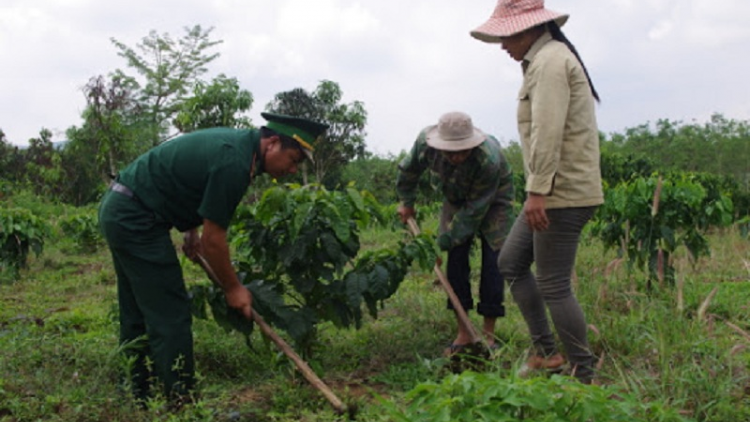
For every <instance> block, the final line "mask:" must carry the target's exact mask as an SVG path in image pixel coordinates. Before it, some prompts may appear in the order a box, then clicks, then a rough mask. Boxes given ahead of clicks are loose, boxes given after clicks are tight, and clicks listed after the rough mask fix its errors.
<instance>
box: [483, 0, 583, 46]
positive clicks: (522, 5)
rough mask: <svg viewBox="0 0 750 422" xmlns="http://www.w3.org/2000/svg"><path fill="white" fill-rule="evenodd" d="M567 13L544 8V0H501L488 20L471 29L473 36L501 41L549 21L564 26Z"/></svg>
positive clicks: (490, 41) (491, 40)
mask: <svg viewBox="0 0 750 422" xmlns="http://www.w3.org/2000/svg"><path fill="white" fill-rule="evenodd" d="M568 16H569V15H566V14H562V13H558V12H554V11H552V10H549V9H545V8H544V0H499V1H498V2H497V6H496V7H495V11H494V12H493V13H492V16H490V19H489V20H487V22H485V23H483V24H482V25H480V26H479V27H478V28H476V29H475V30H473V31H471V32H470V34H471V36H472V37H474V38H476V39H478V40H480V41H484V42H489V43H499V42H501V38H502V37H509V36H511V35H514V34H518V33H519V32H523V31H525V30H527V29H529V28H533V27H535V26H537V25H540V24H543V23H545V22H549V21H555V22H557V25H559V26H563V25H564V24H565V22H566V21H567V20H568Z"/></svg>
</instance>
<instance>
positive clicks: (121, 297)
mask: <svg viewBox="0 0 750 422" xmlns="http://www.w3.org/2000/svg"><path fill="white" fill-rule="evenodd" d="M261 115H262V116H263V118H265V119H266V120H267V121H268V123H267V124H266V126H264V127H262V128H260V130H256V129H230V128H211V129H204V130H198V131H195V132H192V133H188V134H185V135H182V136H179V137H177V138H175V139H173V140H170V141H167V142H164V143H163V144H161V145H159V146H157V147H155V148H153V149H151V150H150V151H148V152H147V153H145V154H143V155H141V156H140V157H139V158H137V159H136V160H135V161H134V162H133V163H131V164H130V165H129V166H127V167H126V168H125V169H124V170H122V171H121V172H120V173H119V175H118V176H117V178H116V179H115V181H114V182H113V183H112V185H111V186H110V189H109V190H108V191H107V192H106V193H105V195H104V197H103V199H102V203H101V206H100V209H99V221H100V225H101V227H102V231H103V233H104V236H105V238H106V239H107V244H108V245H109V248H110V250H111V253H112V259H113V261H114V267H115V271H116V273H117V295H118V302H119V307H120V343H121V345H122V347H123V350H124V351H125V354H126V356H128V357H129V358H131V359H132V360H133V367H132V371H131V373H130V376H129V380H128V381H129V382H130V387H131V389H132V391H133V393H134V395H135V397H136V399H138V400H139V401H142V400H146V399H147V398H148V397H149V396H150V393H151V389H152V387H153V382H154V381H155V380H158V381H159V382H161V383H162V384H163V387H164V394H165V395H166V397H167V398H169V399H170V400H171V401H172V402H173V403H174V404H177V405H179V404H180V403H181V402H183V401H185V400H189V399H190V393H191V391H192V390H193V388H194V384H195V376H194V363H193V338H192V330H191V325H192V317H191V313H190V300H189V298H188V294H187V291H186V288H185V282H184V280H183V277H182V270H181V268H180V263H179V261H178V259H177V253H176V251H175V247H174V245H173V244H172V241H171V238H170V229H171V228H172V227H175V228H177V230H179V231H181V232H184V233H185V242H184V245H183V251H184V252H185V254H186V255H187V256H188V257H190V258H191V259H195V258H196V257H197V254H198V253H200V254H202V255H203V256H204V257H205V259H206V260H207V261H208V263H209V265H210V266H211V267H212V268H213V270H214V272H215V273H216V275H217V277H218V279H219V280H220V282H221V284H222V288H223V290H224V294H225V297H226V301H227V304H228V305H229V306H230V307H231V308H234V309H237V310H238V311H240V312H241V313H242V314H244V316H245V317H247V318H250V317H251V305H252V296H251V294H250V292H249V291H248V290H247V289H246V288H244V287H243V286H242V284H241V283H240V282H239V280H238V278H237V275H236V274H235V272H234V269H233V268H232V265H231V262H230V259H229V247H228V245H227V240H226V232H227V227H228V226H229V222H230V220H231V218H232V215H233V214H234V211H235V209H236V208H237V205H238V204H239V203H240V200H241V199H242V197H243V195H244V194H245V191H246V190H247V188H248V186H249V185H250V183H251V182H252V180H253V178H254V177H255V176H257V175H258V174H261V173H264V172H265V173H268V174H269V175H271V176H272V177H274V178H278V177H282V176H284V175H287V174H292V173H295V172H296V171H297V166H298V165H299V163H300V162H301V161H303V160H304V159H305V158H306V157H307V158H312V152H311V151H312V146H311V144H312V142H313V141H314V140H315V139H316V138H317V137H318V136H320V135H321V134H322V133H323V132H324V131H325V130H326V129H327V128H328V126H327V125H324V124H320V123H316V122H313V121H310V120H306V119H301V118H294V117H290V116H284V115H278V114H270V113H262V114H261ZM199 226H202V230H201V234H200V235H199V234H198V232H197V228H198V227H199Z"/></svg>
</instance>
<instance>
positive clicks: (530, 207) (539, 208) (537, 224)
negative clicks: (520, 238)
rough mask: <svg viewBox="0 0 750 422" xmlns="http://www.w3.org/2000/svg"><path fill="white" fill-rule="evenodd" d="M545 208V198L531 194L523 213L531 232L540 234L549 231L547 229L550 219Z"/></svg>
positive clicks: (524, 205)
mask: <svg viewBox="0 0 750 422" xmlns="http://www.w3.org/2000/svg"><path fill="white" fill-rule="evenodd" d="M544 207H545V199H544V196H543V195H539V194H536V193H531V192H529V194H528V195H527V196H526V202H524V204H523V213H524V216H525V217H526V221H527V222H528V223H529V227H531V230H534V231H536V232H540V231H543V230H547V227H549V219H548V218H547V211H546V210H545V208H544Z"/></svg>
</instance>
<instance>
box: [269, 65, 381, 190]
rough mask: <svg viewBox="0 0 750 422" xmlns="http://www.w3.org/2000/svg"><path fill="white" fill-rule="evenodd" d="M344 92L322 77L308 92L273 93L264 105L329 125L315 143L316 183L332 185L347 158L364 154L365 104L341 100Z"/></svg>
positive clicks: (273, 110)
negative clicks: (344, 102) (346, 102)
mask: <svg viewBox="0 0 750 422" xmlns="http://www.w3.org/2000/svg"><path fill="white" fill-rule="evenodd" d="M342 97H343V92H342V91H341V88H340V87H339V85H338V84H337V83H336V82H332V81H326V80H324V81H321V82H320V84H319V85H318V87H317V88H316V89H315V91H314V92H313V93H312V94H310V93H308V92H307V91H305V90H304V89H302V88H295V89H292V90H291V91H285V92H281V93H279V94H276V96H275V97H274V99H273V100H272V101H271V102H270V103H269V104H268V105H267V106H266V110H268V111H270V112H274V113H281V114H287V115H290V116H296V117H305V118H308V119H312V120H317V121H321V122H324V123H327V124H329V125H330V128H329V129H328V131H326V134H325V135H324V136H323V137H321V139H318V141H317V142H316V143H315V145H314V147H315V153H314V155H315V164H314V165H313V171H314V173H315V179H316V180H317V181H318V183H322V184H325V185H326V186H329V187H330V186H331V185H335V184H336V182H337V180H336V179H337V178H336V177H333V176H334V175H335V172H336V171H337V170H340V169H341V168H343V166H344V165H345V164H346V163H348V162H349V161H351V160H353V159H355V158H359V157H366V156H367V151H366V150H365V125H366V124H367V111H366V110H365V108H364V104H363V103H362V102H360V101H354V102H352V103H350V104H340V101H341V98H342Z"/></svg>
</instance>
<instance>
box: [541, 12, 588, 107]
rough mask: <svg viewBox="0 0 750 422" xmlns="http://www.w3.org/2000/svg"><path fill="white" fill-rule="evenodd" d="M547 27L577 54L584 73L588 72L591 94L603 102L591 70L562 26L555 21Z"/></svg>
mask: <svg viewBox="0 0 750 422" xmlns="http://www.w3.org/2000/svg"><path fill="white" fill-rule="evenodd" d="M547 29H548V30H549V33H550V35H552V38H553V39H555V40H557V41H560V42H561V43H563V44H565V45H567V46H568V48H569V49H570V51H571V52H572V53H573V54H574V55H575V56H576V58H577V59H578V62H579V63H581V67H583V73H585V74H586V79H588V80H589V86H590V87H591V94H592V95H593V96H594V98H596V101H597V102H601V100H599V93H598V92H596V88H594V83H593V82H592V81H591V76H589V71H588V70H587V69H586V65H585V64H583V60H581V56H580V55H579V54H578V51H577V50H576V48H575V47H574V46H573V43H571V42H570V40H568V37H566V36H565V34H563V32H562V30H561V29H560V26H559V25H558V24H557V22H555V21H550V22H547Z"/></svg>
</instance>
